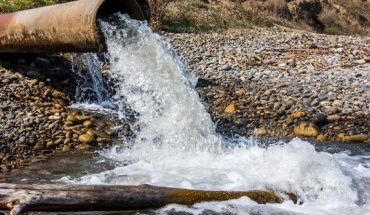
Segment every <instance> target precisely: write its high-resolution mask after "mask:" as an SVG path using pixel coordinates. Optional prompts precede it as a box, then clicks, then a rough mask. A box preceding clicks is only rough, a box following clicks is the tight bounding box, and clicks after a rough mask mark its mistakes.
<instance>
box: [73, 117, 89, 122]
mask: <svg viewBox="0 0 370 215" xmlns="http://www.w3.org/2000/svg"><path fill="white" fill-rule="evenodd" d="M76 118H77V120H78V121H80V122H83V121H86V120H89V119H90V117H89V116H85V115H78V116H76Z"/></svg>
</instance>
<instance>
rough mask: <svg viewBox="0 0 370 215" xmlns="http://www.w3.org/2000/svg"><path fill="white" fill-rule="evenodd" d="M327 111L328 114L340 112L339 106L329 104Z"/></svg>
mask: <svg viewBox="0 0 370 215" xmlns="http://www.w3.org/2000/svg"><path fill="white" fill-rule="evenodd" d="M325 112H326V113H328V114H336V113H338V108H337V107H333V106H328V107H326V109H325Z"/></svg>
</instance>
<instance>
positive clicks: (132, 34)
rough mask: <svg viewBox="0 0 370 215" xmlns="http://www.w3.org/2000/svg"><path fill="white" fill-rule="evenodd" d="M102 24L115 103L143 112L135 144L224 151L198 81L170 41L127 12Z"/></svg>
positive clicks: (121, 108)
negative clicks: (195, 89) (197, 87)
mask: <svg viewBox="0 0 370 215" xmlns="http://www.w3.org/2000/svg"><path fill="white" fill-rule="evenodd" d="M112 23H114V24H112ZM100 25H101V29H102V32H103V33H104V35H105V38H107V39H106V44H107V47H108V53H109V56H107V59H110V76H111V78H112V79H113V80H115V84H114V87H113V88H114V89H115V94H114V95H113V96H112V98H113V101H114V102H115V104H116V105H117V106H118V108H119V110H121V111H122V112H124V111H125V110H126V109H127V105H128V106H129V107H130V109H132V110H133V111H135V112H136V113H137V115H138V122H137V123H138V125H137V126H135V127H138V128H140V130H137V131H136V135H137V138H136V139H135V143H134V146H133V147H141V146H142V145H150V146H153V147H161V146H163V147H168V146H171V147H174V148H181V149H183V150H202V149H207V150H216V151H217V150H219V149H220V144H221V138H220V137H219V135H217V134H216V132H215V126H214V124H213V123H212V121H211V118H210V116H209V114H208V113H207V112H206V111H205V109H204V106H203V105H202V103H201V102H200V100H199V96H198V94H197V92H196V91H194V90H193V88H194V86H195V83H196V81H197V79H196V77H194V76H193V75H191V74H190V73H189V72H188V71H187V69H186V66H185V65H184V63H183V61H182V60H181V59H180V58H179V57H178V56H177V55H176V53H175V52H174V49H173V48H172V46H171V45H170V43H169V42H168V41H164V40H163V39H162V38H161V37H160V36H159V35H157V34H153V33H152V32H151V30H150V29H149V28H148V26H147V24H146V23H143V22H140V21H136V20H131V19H129V18H128V17H127V16H120V15H116V16H114V17H111V18H108V19H106V20H105V21H101V22H100ZM210 146H211V147H210ZM151 150H152V149H151ZM148 153H149V152H148Z"/></svg>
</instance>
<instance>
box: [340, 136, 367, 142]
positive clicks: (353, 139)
mask: <svg viewBox="0 0 370 215" xmlns="http://www.w3.org/2000/svg"><path fill="white" fill-rule="evenodd" d="M367 139H369V136H368V135H364V134H357V135H350V136H344V137H343V138H342V139H341V140H342V141H344V142H365V141H366V140H367Z"/></svg>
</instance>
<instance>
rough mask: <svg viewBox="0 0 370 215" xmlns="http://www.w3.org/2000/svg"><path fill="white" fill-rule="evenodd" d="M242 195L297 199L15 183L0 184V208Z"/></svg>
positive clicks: (125, 206)
mask: <svg viewBox="0 0 370 215" xmlns="http://www.w3.org/2000/svg"><path fill="white" fill-rule="evenodd" d="M243 196H246V197H248V198H250V199H251V200H253V201H255V202H257V203H259V204H266V203H281V202H283V201H284V200H285V199H289V200H292V201H294V202H297V196H296V195H295V194H293V193H281V194H278V193H276V192H274V191H261V190H253V191H244V192H228V191H202V190H187V189H177V188H166V187H156V186H150V185H140V186H116V185H113V186H112V185H59V184H48V185H17V184H0V210H11V212H10V214H11V215H17V214H21V213H23V212H27V211H45V212H67V211H122V210H139V209H155V208H161V207H163V206H165V205H168V204H172V203H175V204H182V205H193V204H195V203H199V202H206V201H223V200H229V199H237V198H240V197H243Z"/></svg>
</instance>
